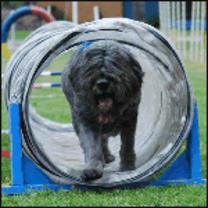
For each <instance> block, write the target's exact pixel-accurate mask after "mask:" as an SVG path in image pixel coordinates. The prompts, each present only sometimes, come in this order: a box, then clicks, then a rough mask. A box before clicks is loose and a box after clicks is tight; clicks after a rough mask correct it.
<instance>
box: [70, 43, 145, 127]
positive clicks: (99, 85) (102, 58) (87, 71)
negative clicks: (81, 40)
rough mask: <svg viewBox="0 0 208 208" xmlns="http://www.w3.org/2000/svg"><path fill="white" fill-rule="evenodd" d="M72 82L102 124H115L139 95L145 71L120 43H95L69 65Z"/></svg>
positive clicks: (81, 98) (77, 92) (80, 97)
mask: <svg viewBox="0 0 208 208" xmlns="http://www.w3.org/2000/svg"><path fill="white" fill-rule="evenodd" d="M70 69H71V74H70V77H69V79H70V81H71V83H72V86H73V88H74V90H75V92H76V94H77V96H78V97H79V99H80V100H82V102H84V103H86V104H88V105H91V106H93V108H94V110H95V111H97V112H98V113H99V114H100V116H99V119H98V120H99V122H101V123H109V122H112V121H113V117H112V116H106V115H110V114H112V113H113V112H115V111H118V110H119V108H120V107H122V106H123V105H125V104H126V103H128V102H129V100H130V99H132V98H133V97H134V96H137V94H138V93H139V92H140V88H141V84H142V77H143V72H142V70H141V67H140V65H139V63H138V62H137V61H136V60H135V59H134V57H133V56H132V55H131V54H130V52H129V51H128V50H127V48H125V47H124V46H122V45H121V44H119V43H116V42H114V41H105V42H102V43H99V42H98V43H92V44H91V45H90V46H88V48H85V49H84V50H83V51H80V52H78V54H76V55H75V56H74V57H73V58H72V60H71V62H70Z"/></svg>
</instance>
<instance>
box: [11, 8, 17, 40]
mask: <svg viewBox="0 0 208 208" xmlns="http://www.w3.org/2000/svg"><path fill="white" fill-rule="evenodd" d="M13 12H14V10H11V12H10V14H12V13H13ZM15 37H16V24H15V23H13V24H12V26H11V41H12V42H13V43H14V42H15Z"/></svg>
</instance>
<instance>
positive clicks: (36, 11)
mask: <svg viewBox="0 0 208 208" xmlns="http://www.w3.org/2000/svg"><path fill="white" fill-rule="evenodd" d="M30 14H31V15H36V16H39V17H41V18H42V19H44V20H45V21H46V22H52V21H54V20H55V19H54V17H53V16H52V15H51V14H49V13H48V12H47V11H46V10H44V9H43V8H41V7H38V6H23V7H20V8H18V9H16V10H15V11H14V12H13V13H11V14H10V15H8V16H7V17H6V19H5V20H4V22H3V23H2V29H1V44H2V52H3V56H4V57H5V59H7V60H8V59H9V58H10V56H11V55H10V52H9V49H8V47H7V44H6V42H7V39H8V35H9V30H10V28H11V25H12V24H13V23H14V22H15V21H16V20H17V19H19V18H20V17H23V16H25V15H30Z"/></svg>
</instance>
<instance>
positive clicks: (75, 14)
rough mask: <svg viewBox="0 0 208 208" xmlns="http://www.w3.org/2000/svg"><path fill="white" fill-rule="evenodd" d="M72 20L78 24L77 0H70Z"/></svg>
mask: <svg viewBox="0 0 208 208" xmlns="http://www.w3.org/2000/svg"><path fill="white" fill-rule="evenodd" d="M72 22H73V23H76V24H78V2H77V1H73V2H72Z"/></svg>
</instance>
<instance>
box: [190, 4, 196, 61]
mask: <svg viewBox="0 0 208 208" xmlns="http://www.w3.org/2000/svg"><path fill="white" fill-rule="evenodd" d="M195 6H196V2H192V9H191V41H190V55H191V59H194V48H195V47H194V46H195V45H194V36H195Z"/></svg>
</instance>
